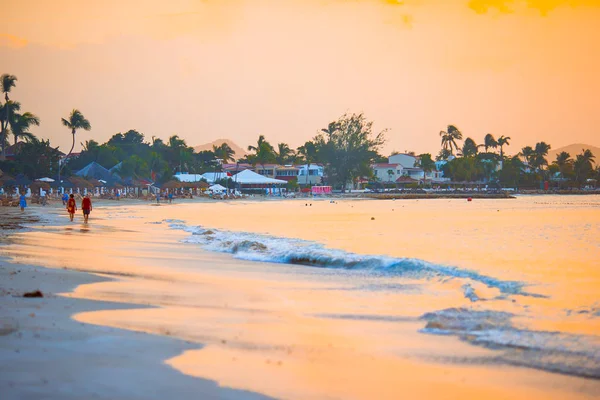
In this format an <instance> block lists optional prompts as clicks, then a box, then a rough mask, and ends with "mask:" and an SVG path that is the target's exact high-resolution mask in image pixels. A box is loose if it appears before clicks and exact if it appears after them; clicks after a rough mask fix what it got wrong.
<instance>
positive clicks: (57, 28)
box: [0, 0, 600, 154]
mask: <svg viewBox="0 0 600 400" xmlns="http://www.w3.org/2000/svg"><path fill="white" fill-rule="evenodd" d="M3 2H4V1H3ZM5 3H6V4H4V5H3V6H2V10H3V11H2V22H1V23H0V54H1V57H0V73H5V72H9V73H12V74H15V75H17V77H18V78H19V81H18V86H17V88H16V89H14V90H13V93H12V98H13V99H14V100H18V101H20V102H21V103H22V106H23V110H26V111H32V112H34V113H36V114H38V115H39V116H40V118H41V119H42V125H41V126H40V127H39V128H38V127H35V128H34V129H33V132H34V133H36V134H38V135H39V136H42V137H45V138H51V139H52V141H53V143H56V144H59V145H60V146H61V148H62V149H64V148H67V149H68V147H69V146H68V145H69V143H70V137H69V136H70V135H69V131H68V130H67V129H66V128H64V127H62V126H61V125H60V118H61V117H65V116H67V114H68V113H69V111H70V110H71V109H72V108H79V109H80V110H81V111H82V112H83V113H84V115H86V117H87V118H88V119H89V120H90V122H91V124H92V128H93V129H92V131H91V132H89V133H87V132H86V133H82V134H81V135H80V136H79V138H78V141H83V140H85V139H87V138H94V139H95V140H98V141H104V140H106V139H108V138H109V137H110V136H111V135H112V134H114V133H116V132H119V131H126V130H128V129H137V130H138V131H140V132H142V133H144V134H145V135H146V137H147V138H150V137H151V136H153V135H154V136H160V137H163V138H166V137H167V136H169V135H171V134H174V133H177V134H179V135H180V136H181V137H183V138H185V139H186V140H187V142H188V143H189V144H191V145H197V144H201V143H205V142H208V141H212V140H214V139H217V138H230V139H232V140H234V141H235V142H237V143H238V144H240V145H242V146H246V145H247V144H249V143H251V142H254V141H255V140H256V137H257V136H258V135H259V134H264V135H266V136H267V138H268V139H269V140H270V141H272V142H273V143H276V142H279V141H286V142H288V143H289V144H290V145H292V146H294V147H295V146H298V145H300V144H302V143H303V142H304V141H305V140H307V139H309V138H310V137H312V136H314V134H315V133H316V131H317V130H318V128H320V127H324V126H326V125H327V123H328V122H330V121H331V120H333V119H335V118H337V117H338V116H339V115H341V114H342V113H344V112H345V111H351V112H359V111H364V112H365V113H366V115H367V117H368V118H370V119H373V120H374V121H375V123H376V128H378V129H383V128H389V129H390V131H389V133H388V139H389V140H388V144H387V145H386V150H387V151H391V150H394V149H396V150H401V151H403V150H414V151H417V152H431V153H434V154H435V153H437V151H438V150H439V136H438V132H439V131H440V129H444V128H445V126H446V125H447V124H450V123H451V124H455V125H457V126H458V127H459V128H460V129H461V130H462V131H463V133H464V134H465V135H466V136H471V137H473V138H474V139H475V140H476V141H477V142H481V141H482V140H483V136H484V135H485V134H486V133H488V132H490V133H492V134H494V135H496V136H500V135H507V136H511V137H512V138H513V140H512V142H511V146H510V148H509V152H510V151H513V152H516V151H518V149H520V148H521V147H522V146H524V145H527V144H534V143H535V142H536V141H540V140H545V141H547V142H550V143H551V144H552V145H553V147H555V148H556V147H560V146H562V145H566V144H570V143H574V142H583V143H587V144H591V145H600V134H599V131H600V129H599V128H598V127H599V126H600V112H599V111H598V109H597V108H598V104H600V101H599V96H600V74H599V72H598V71H600V28H599V27H600V0H570V1H569V0H171V1H164V0H160V1H159V0H103V1H101V2H99V1H92V0H85V1H84V0H54V1H52V2H50V1H45V0H20V1H12V2H5Z"/></svg>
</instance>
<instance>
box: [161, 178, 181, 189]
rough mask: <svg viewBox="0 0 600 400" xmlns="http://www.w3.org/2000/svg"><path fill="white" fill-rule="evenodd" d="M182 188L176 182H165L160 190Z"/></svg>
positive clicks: (179, 183)
mask: <svg viewBox="0 0 600 400" xmlns="http://www.w3.org/2000/svg"><path fill="white" fill-rule="evenodd" d="M182 187H183V184H182V183H181V182H179V181H177V180H171V181H168V182H165V183H163V184H162V185H161V188H163V189H180V188H182Z"/></svg>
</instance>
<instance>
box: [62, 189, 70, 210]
mask: <svg viewBox="0 0 600 400" xmlns="http://www.w3.org/2000/svg"><path fill="white" fill-rule="evenodd" d="M67 201H69V195H68V194H67V193H66V192H65V193H63V195H62V202H63V206H65V207H66V206H67Z"/></svg>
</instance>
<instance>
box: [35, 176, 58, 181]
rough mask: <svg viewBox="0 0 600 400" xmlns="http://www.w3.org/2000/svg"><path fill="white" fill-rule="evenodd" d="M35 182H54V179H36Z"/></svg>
mask: <svg viewBox="0 0 600 400" xmlns="http://www.w3.org/2000/svg"><path fill="white" fill-rule="evenodd" d="M36 181H37V182H54V179H52V178H48V177H46V178H40V179H36Z"/></svg>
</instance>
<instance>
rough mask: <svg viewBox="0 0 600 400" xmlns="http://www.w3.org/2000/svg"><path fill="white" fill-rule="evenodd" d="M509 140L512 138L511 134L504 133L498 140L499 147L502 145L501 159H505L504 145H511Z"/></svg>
mask: <svg viewBox="0 0 600 400" xmlns="http://www.w3.org/2000/svg"><path fill="white" fill-rule="evenodd" d="M509 140H511V139H510V136H504V135H502V136H500V137H499V138H498V140H497V141H496V143H497V144H498V147H500V158H501V159H504V146H508V145H510V143H509V142H508V141H509Z"/></svg>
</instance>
